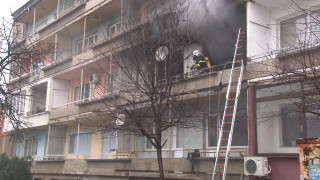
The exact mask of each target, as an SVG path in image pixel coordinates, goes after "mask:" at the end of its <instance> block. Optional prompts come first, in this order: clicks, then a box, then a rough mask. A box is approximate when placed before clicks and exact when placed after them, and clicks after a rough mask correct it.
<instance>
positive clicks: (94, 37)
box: [76, 33, 98, 52]
mask: <svg viewBox="0 0 320 180" xmlns="http://www.w3.org/2000/svg"><path fill="white" fill-rule="evenodd" d="M97 41H98V34H97V33H94V34H92V35H90V36H87V37H86V38H85V39H84V47H82V46H83V39H81V40H79V41H77V43H76V52H81V51H82V49H84V50H86V49H87V48H89V47H90V46H91V45H93V44H94V43H96V42H97Z"/></svg>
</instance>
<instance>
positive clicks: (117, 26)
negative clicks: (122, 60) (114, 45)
mask: <svg viewBox="0 0 320 180" xmlns="http://www.w3.org/2000/svg"><path fill="white" fill-rule="evenodd" d="M121 27H122V24H121V21H117V22H115V23H113V24H111V25H109V28H108V35H109V36H112V35H114V34H117V33H119V32H121ZM112 28H114V33H112V32H111V31H112Z"/></svg>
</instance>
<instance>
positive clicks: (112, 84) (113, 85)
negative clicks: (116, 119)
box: [107, 74, 120, 94]
mask: <svg viewBox="0 0 320 180" xmlns="http://www.w3.org/2000/svg"><path fill="white" fill-rule="evenodd" d="M119 81H120V76H119V74H111V75H109V76H108V82H107V94H118V93H119V84H120V82H119Z"/></svg>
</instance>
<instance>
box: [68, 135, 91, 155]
mask: <svg viewBox="0 0 320 180" xmlns="http://www.w3.org/2000/svg"><path fill="white" fill-rule="evenodd" d="M81 134H86V135H90V141H89V142H86V143H90V149H89V150H90V152H89V153H91V146H92V132H91V131H90V130H81V131H80V132H79V134H78V132H75V131H72V132H70V133H69V149H68V154H83V153H79V149H78V150H77V147H78V148H79V146H78V145H77V143H78V136H79V144H80V143H81V142H80V141H81V140H80V135H81ZM71 136H74V137H75V138H74V147H73V152H72V153H70V149H71V144H70V143H71V138H70V137H71ZM85 155H88V154H85Z"/></svg>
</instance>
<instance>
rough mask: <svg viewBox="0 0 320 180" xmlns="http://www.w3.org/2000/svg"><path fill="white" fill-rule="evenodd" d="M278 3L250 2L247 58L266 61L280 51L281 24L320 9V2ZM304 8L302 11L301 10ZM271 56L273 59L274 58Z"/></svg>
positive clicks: (311, 0) (248, 7) (282, 0)
mask: <svg viewBox="0 0 320 180" xmlns="http://www.w3.org/2000/svg"><path fill="white" fill-rule="evenodd" d="M297 2H298V3H297V5H298V6H296V5H294V4H293V3H290V1H285V0H280V1H276V2H272V1H270V2H268V1H265V2H263V1H257V2H254V1H250V2H248V4H247V38H248V39H247V56H248V57H249V58H251V59H252V60H253V61H261V60H265V59H267V58H270V56H269V57H266V55H272V56H273V57H274V55H275V54H274V53H275V52H274V51H275V50H279V49H280V22H281V21H283V20H286V19H289V18H292V17H295V16H298V15H301V14H303V13H304V11H303V10H302V9H305V10H307V11H309V10H315V9H317V8H319V1H317V0H309V1H307V2H302V1H297ZM300 8H302V9H300ZM272 56H271V57H272Z"/></svg>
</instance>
